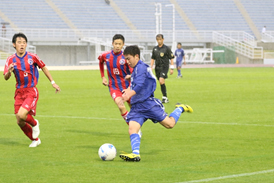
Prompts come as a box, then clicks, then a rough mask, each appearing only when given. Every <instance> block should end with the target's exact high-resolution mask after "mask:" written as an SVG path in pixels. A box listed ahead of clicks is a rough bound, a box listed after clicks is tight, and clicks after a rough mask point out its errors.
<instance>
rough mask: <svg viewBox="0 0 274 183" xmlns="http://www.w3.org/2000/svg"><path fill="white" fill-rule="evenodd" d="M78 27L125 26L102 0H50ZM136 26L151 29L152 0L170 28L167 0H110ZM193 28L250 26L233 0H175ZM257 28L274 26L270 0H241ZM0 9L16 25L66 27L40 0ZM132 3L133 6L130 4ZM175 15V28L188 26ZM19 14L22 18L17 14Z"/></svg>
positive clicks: (7, 4)
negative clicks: (158, 6) (157, 5)
mask: <svg viewBox="0 0 274 183" xmlns="http://www.w3.org/2000/svg"><path fill="white" fill-rule="evenodd" d="M51 1H52V2H53V3H54V4H55V5H56V6H57V7H58V8H59V9H60V10H61V11H62V12H63V13H64V14H65V15H66V16H67V17H68V18H69V19H70V20H71V22H72V23H73V24H74V25H75V26H76V27H77V28H78V29H129V27H128V26H127V24H126V23H125V22H124V21H123V20H122V19H121V17H119V16H118V15H117V13H116V12H115V10H114V9H113V8H112V7H111V6H110V5H109V4H107V3H106V2H105V1H104V0H92V1H86V0H78V1H74V0H66V1H63V0H51ZM113 1H114V2H115V3H116V4H117V5H118V6H119V8H120V9H121V10H122V11H123V12H124V13H125V15H126V16H127V18H128V19H129V20H130V21H131V22H132V23H133V24H134V26H135V27H136V28H137V29H139V30H155V5H154V4H155V2H157V3H162V13H163V16H162V23H163V24H162V27H163V30H167V29H172V9H171V7H165V5H166V4H171V1H169V0H157V1H152V0H150V1H147V0H138V1H127V0H113ZM176 2H177V3H178V4H179V6H180V7H181V9H182V10H183V11H184V12H185V14H186V15H187V16H188V18H189V19H190V21H191V22H192V23H193V25H195V27H196V29H197V30H241V31H246V32H248V33H251V34H252V31H251V29H250V28H249V26H248V24H247V23H246V21H245V20H244V18H243V16H242V15H241V13H240V11H239V10H238V9H237V7H236V5H235V2H234V1H233V0H206V1H205V0H176ZM241 2H242V4H243V5H244V7H245V8H246V10H247V12H248V13H249V15H250V17H251V18H252V20H253V21H254V23H255V25H256V27H257V29H258V30H261V28H262V27H263V26H264V25H266V26H267V28H268V30H274V24H273V23H272V22H271V21H272V20H273V16H274V15H273V11H272V10H273V8H274V1H273V0H264V1H258V0H241ZM1 3H2V4H3V6H2V5H1V7H0V10H1V11H2V12H3V13H4V14H5V15H6V16H7V17H9V19H10V20H11V21H12V22H13V23H14V24H15V25H16V26H17V27H19V28H42V29H44V28H47V29H49V28H56V29H66V28H68V29H69V26H68V25H67V24H66V23H65V22H64V21H63V20H62V19H61V18H60V17H59V16H58V15H57V13H56V12H55V11H54V10H53V9H52V8H51V7H50V6H49V5H48V4H47V3H46V1H44V0H36V1H33V0H25V1H23V2H22V1H20V0H13V1H10V0H2V1H1ZM132 7H134V8H132ZM175 16H176V30H189V27H188V26H187V25H186V23H185V22H184V21H183V19H182V18H181V17H180V15H179V14H178V12H177V11H176V13H175ZM18 17H22V19H20V18H18Z"/></svg>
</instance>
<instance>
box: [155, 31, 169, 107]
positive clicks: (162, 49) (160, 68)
mask: <svg viewBox="0 0 274 183" xmlns="http://www.w3.org/2000/svg"><path fill="white" fill-rule="evenodd" d="M156 40H157V43H158V46H155V47H154V48H153V50H152V56H151V63H150V67H151V68H153V64H154V61H155V73H156V77H157V79H158V81H159V83H160V85H161V91H162V94H163V98H162V103H168V102H169V101H168V98H167V92H166V85H165V79H166V78H167V73H168V70H169V60H170V64H171V65H170V74H173V69H174V65H173V59H174V55H173V53H172V51H171V49H170V48H169V47H167V46H166V45H164V36H163V34H157V36H156Z"/></svg>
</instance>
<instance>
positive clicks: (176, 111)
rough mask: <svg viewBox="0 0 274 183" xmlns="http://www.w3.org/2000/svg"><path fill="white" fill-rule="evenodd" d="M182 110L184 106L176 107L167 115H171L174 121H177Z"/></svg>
mask: <svg viewBox="0 0 274 183" xmlns="http://www.w3.org/2000/svg"><path fill="white" fill-rule="evenodd" d="M182 112H184V108H182V107H178V108H176V109H175V110H174V111H173V112H172V113H171V114H170V115H169V117H173V118H174V119H175V123H177V121H178V120H179V118H180V116H181V114H182Z"/></svg>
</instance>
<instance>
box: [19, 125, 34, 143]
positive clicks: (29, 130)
mask: <svg viewBox="0 0 274 183" xmlns="http://www.w3.org/2000/svg"><path fill="white" fill-rule="evenodd" d="M21 130H22V131H23V132H24V133H25V135H26V136H27V137H28V138H29V139H30V140H32V141H33V140H37V139H38V138H37V139H34V138H32V128H31V126H30V125H29V124H28V123H26V124H25V126H23V127H21Z"/></svg>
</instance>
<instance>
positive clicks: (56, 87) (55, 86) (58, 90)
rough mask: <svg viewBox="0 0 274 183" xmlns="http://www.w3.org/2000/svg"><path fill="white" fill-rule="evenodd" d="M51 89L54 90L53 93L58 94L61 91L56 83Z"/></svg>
mask: <svg viewBox="0 0 274 183" xmlns="http://www.w3.org/2000/svg"><path fill="white" fill-rule="evenodd" d="M52 87H53V88H55V89H56V91H55V93H59V92H60V91H61V88H60V87H59V86H58V85H57V84H56V83H54V84H53V85H52Z"/></svg>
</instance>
